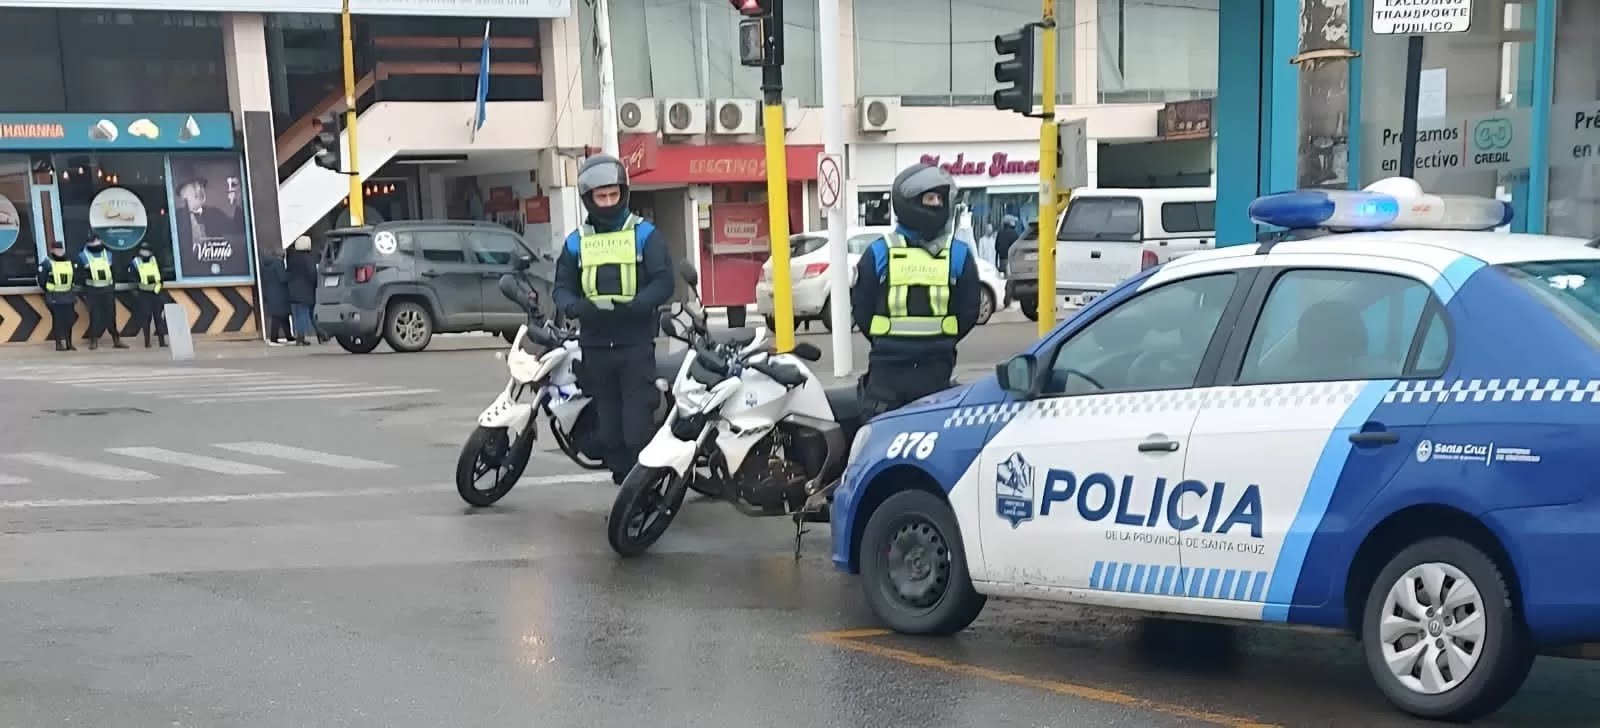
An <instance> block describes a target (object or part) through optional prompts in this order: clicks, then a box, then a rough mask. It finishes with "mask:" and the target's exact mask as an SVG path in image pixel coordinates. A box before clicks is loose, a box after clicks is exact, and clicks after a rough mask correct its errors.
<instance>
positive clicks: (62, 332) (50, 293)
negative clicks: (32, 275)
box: [39, 240, 78, 351]
mask: <svg viewBox="0 0 1600 728" xmlns="http://www.w3.org/2000/svg"><path fill="white" fill-rule="evenodd" d="M77 280H78V266H77V264H75V263H73V262H72V259H71V258H68V257H67V244H66V243H63V242H61V241H60V240H57V241H55V242H53V243H50V255H49V257H47V258H45V259H44V260H41V261H39V287H40V288H43V289H44V305H45V306H46V307H48V308H49V309H50V338H52V339H55V342H56V351H77V350H78V347H76V346H73V345H72V325H73V324H75V323H77V322H78V311H77V306H78V296H77V295H76V294H74V293H73V292H72V287H73V284H74V283H76V281H77Z"/></svg>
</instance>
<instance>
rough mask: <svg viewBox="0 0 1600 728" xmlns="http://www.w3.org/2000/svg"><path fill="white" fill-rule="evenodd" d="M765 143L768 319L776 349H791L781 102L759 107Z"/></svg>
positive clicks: (786, 173) (791, 303) (791, 296)
mask: <svg viewBox="0 0 1600 728" xmlns="http://www.w3.org/2000/svg"><path fill="white" fill-rule="evenodd" d="M761 123H762V126H764V127H765V130H764V134H763V136H765V137H766V144H767V230H768V231H769V232H770V233H771V235H772V309H773V310H772V319H773V325H774V326H776V327H777V328H778V330H777V331H776V332H774V333H775V334H776V335H777V337H778V342H777V343H778V346H777V349H778V351H791V350H793V349H794V289H793V288H792V287H791V286H792V285H793V280H792V278H793V276H791V275H790V270H789V170H788V164H787V158H786V157H785V155H784V148H783V101H782V100H781V99H780V100H779V101H778V103H777V104H766V105H764V106H763V107H762V109H761Z"/></svg>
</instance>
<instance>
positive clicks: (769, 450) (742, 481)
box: [733, 430, 810, 515]
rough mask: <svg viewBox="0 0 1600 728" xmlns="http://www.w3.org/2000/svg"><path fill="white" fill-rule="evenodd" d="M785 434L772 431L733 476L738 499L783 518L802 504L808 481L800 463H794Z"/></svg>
mask: <svg viewBox="0 0 1600 728" xmlns="http://www.w3.org/2000/svg"><path fill="white" fill-rule="evenodd" d="M789 449H790V439H789V435H788V433H785V432H783V431H781V430H780V431H775V432H774V433H773V437H771V438H768V439H766V440H763V441H762V442H761V443H760V444H758V445H756V446H755V447H754V448H752V449H751V450H750V454H749V455H748V456H747V457H746V458H745V461H744V463H743V464H742V465H741V466H740V467H739V472H738V473H737V474H736V475H735V476H734V479H733V481H734V488H735V492H736V494H737V496H738V498H739V499H740V500H742V501H744V502H746V503H748V504H750V505H752V506H755V507H756V508H758V509H760V510H761V511H763V512H764V514H766V515H782V514H785V513H789V512H791V511H794V510H799V508H800V507H801V506H803V505H805V482H806V480H807V479H809V477H810V476H809V475H807V474H806V471H805V468H804V466H803V465H802V464H801V463H797V462H793V461H791V459H790V458H789V457H786V453H787V452H788V450H789Z"/></svg>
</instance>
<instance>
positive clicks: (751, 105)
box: [711, 99, 761, 136]
mask: <svg viewBox="0 0 1600 728" xmlns="http://www.w3.org/2000/svg"><path fill="white" fill-rule="evenodd" d="M760 108H761V107H760V105H759V104H757V103H756V100H755V99H717V100H715V101H713V102H711V109H712V119H711V133H713V134H727V135H730V136H731V135H735V134H754V133H756V129H757V122H758V120H759V119H760V114H759V111H760Z"/></svg>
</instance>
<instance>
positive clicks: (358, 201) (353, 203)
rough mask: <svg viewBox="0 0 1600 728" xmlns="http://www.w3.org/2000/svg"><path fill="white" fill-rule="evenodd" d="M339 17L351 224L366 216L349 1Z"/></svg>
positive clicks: (346, 0) (360, 220)
mask: <svg viewBox="0 0 1600 728" xmlns="http://www.w3.org/2000/svg"><path fill="white" fill-rule="evenodd" d="M339 20H340V22H341V24H342V25H343V26H344V27H343V35H344V38H343V43H344V129H345V133H346V134H348V135H349V139H350V143H349V145H348V146H349V151H348V152H346V155H345V164H346V165H347V166H348V167H349V171H348V172H346V174H347V175H349V177H350V224H351V225H352V226H356V225H361V224H363V222H364V221H365V219H366V204H365V202H366V200H365V199H364V198H363V197H362V194H361V161H360V158H359V157H357V156H356V58H355V56H356V51H355V42H354V40H352V39H351V37H350V36H351V31H350V0H344V6H343V8H342V9H341V10H340V13H339Z"/></svg>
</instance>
